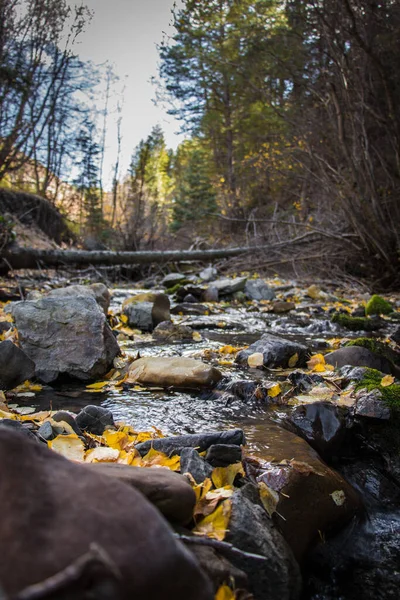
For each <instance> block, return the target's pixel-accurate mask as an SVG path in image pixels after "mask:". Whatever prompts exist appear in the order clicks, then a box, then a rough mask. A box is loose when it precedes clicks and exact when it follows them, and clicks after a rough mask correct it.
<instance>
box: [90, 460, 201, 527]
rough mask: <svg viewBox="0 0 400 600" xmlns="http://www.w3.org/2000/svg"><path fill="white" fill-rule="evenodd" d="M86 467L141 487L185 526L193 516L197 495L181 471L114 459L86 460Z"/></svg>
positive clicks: (168, 516) (167, 512)
mask: <svg viewBox="0 0 400 600" xmlns="http://www.w3.org/2000/svg"><path fill="white" fill-rule="evenodd" d="M84 466H85V467H86V468H88V469H89V470H92V471H93V472H95V473H100V474H101V475H107V477H113V478H115V479H116V480H118V481H121V482H123V483H126V484H128V485H130V486H132V487H134V488H135V489H137V490H139V492H141V493H142V494H143V495H144V496H146V498H147V499H148V500H149V501H150V502H151V503H152V504H153V505H154V506H155V507H156V508H157V509H158V510H159V511H160V512H161V513H162V514H163V515H164V517H165V518H166V519H168V521H170V522H171V523H176V524H180V525H186V524H187V523H189V522H190V521H191V520H192V518H193V509H194V506H195V503H196V495H195V493H194V491H193V489H192V487H191V485H190V483H189V481H188V480H187V478H186V477H184V476H183V475H179V473H174V472H173V471H170V470H169V469H145V468H143V467H131V466H128V465H120V464H117V463H111V462H108V463H107V462H99V463H85V464H84Z"/></svg>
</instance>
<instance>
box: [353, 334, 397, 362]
mask: <svg viewBox="0 0 400 600" xmlns="http://www.w3.org/2000/svg"><path fill="white" fill-rule="evenodd" d="M345 346H361V348H367V350H369V351H370V352H373V353H374V354H378V355H379V356H384V357H385V358H387V359H388V360H389V361H390V362H391V363H394V364H395V365H400V355H399V353H398V352H395V351H394V350H392V349H391V348H390V346H388V345H387V344H384V343H383V342H379V341H378V340H375V339H374V338H356V339H355V340H350V342H347V344H345Z"/></svg>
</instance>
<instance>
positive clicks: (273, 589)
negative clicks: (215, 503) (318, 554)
mask: <svg viewBox="0 0 400 600" xmlns="http://www.w3.org/2000/svg"><path fill="white" fill-rule="evenodd" d="M257 501H258V502H259V499H258V495H257V490H256V489H254V488H253V486H251V485H250V484H248V485H246V486H245V487H244V488H241V489H240V490H237V491H236V492H235V493H234V494H233V496H232V512H231V517H230V519H229V525H228V532H227V535H226V538H225V541H227V542H230V543H231V544H233V545H234V546H235V547H236V548H239V549H240V550H244V551H245V552H248V553H251V554H258V555H261V556H265V557H266V560H265V561H264V562H261V561H257V560H254V559H251V558H250V557H247V558H245V557H241V558H240V559H239V558H237V559H235V558H234V557H233V555H232V557H230V560H231V561H232V562H233V564H234V565H236V566H238V567H240V568H241V569H242V570H243V571H245V573H246V574H247V577H248V581H249V590H250V591H251V592H252V593H253V594H254V596H255V598H260V599H264V598H265V600H295V599H296V598H298V597H299V595H300V590H301V577H300V569H299V567H298V565H297V563H296V560H295V559H294V557H293V554H292V552H291V550H290V548H289V547H288V545H287V544H286V542H285V540H284V539H283V537H282V535H281V534H280V533H279V531H278V530H277V529H276V527H275V526H274V524H273V523H272V521H271V520H270V519H269V518H268V516H267V513H266V512H265V510H264V509H263V508H262V507H261V506H260V505H259V504H257Z"/></svg>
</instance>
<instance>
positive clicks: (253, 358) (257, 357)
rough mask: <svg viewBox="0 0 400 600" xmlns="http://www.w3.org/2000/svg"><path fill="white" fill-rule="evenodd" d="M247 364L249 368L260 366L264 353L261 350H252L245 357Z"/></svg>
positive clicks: (262, 362)
mask: <svg viewBox="0 0 400 600" xmlns="http://www.w3.org/2000/svg"><path fill="white" fill-rule="evenodd" d="M247 364H248V365H249V367H250V368H251V369H254V368H255V367H262V366H263V364H264V355H263V353H262V352H254V354H250V356H248V357H247Z"/></svg>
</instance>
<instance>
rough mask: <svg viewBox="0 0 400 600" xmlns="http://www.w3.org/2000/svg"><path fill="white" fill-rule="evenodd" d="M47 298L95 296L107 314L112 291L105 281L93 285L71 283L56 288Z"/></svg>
mask: <svg viewBox="0 0 400 600" xmlns="http://www.w3.org/2000/svg"><path fill="white" fill-rule="evenodd" d="M46 296H47V298H65V297H68V296H70V297H71V296H72V297H76V296H90V297H91V298H94V299H95V300H96V302H97V304H98V305H99V306H101V308H102V309H103V311H104V314H105V315H107V313H108V309H109V307H110V299H111V296H110V292H109V291H108V288H107V287H106V286H105V285H104V283H92V284H91V285H69V286H67V287H65V288H56V289H54V290H51V291H50V292H49V293H48V294H46Z"/></svg>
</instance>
